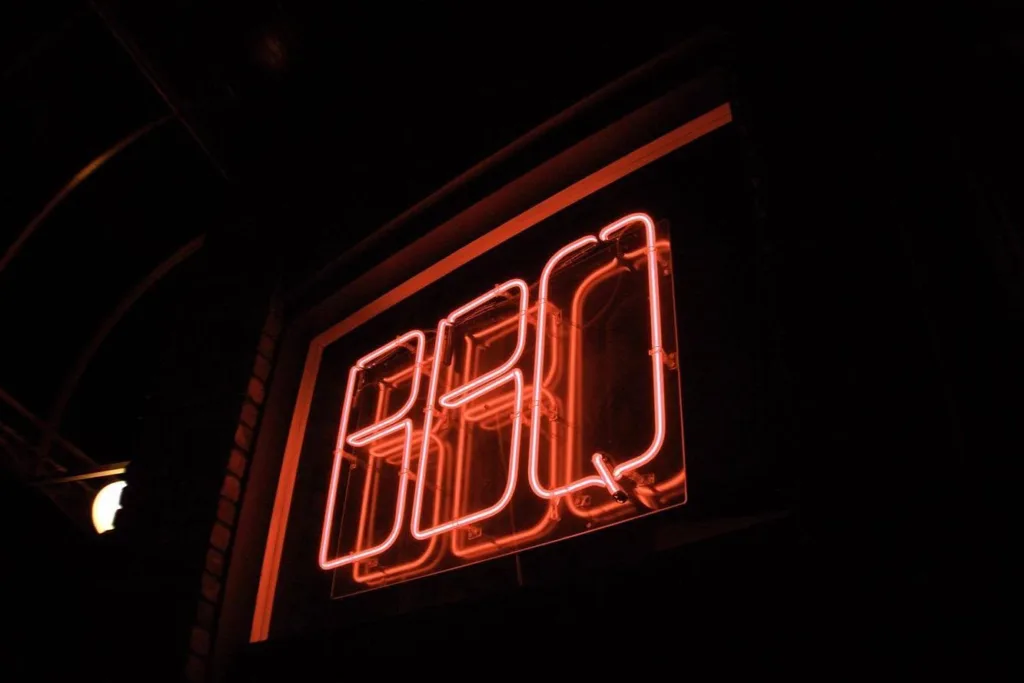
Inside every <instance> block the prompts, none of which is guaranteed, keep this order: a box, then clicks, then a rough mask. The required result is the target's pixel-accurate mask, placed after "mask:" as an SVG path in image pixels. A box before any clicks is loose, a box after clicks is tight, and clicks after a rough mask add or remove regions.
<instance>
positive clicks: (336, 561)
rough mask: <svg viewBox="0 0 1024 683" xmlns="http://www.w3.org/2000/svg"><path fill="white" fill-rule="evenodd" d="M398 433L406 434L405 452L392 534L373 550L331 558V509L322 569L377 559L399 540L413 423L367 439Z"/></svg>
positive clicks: (405, 421) (404, 422)
mask: <svg viewBox="0 0 1024 683" xmlns="http://www.w3.org/2000/svg"><path fill="white" fill-rule="evenodd" d="M398 431H403V432H404V433H405V451H404V452H403V454H402V472H401V474H400V475H399V477H398V481H399V483H398V502H397V503H396V510H395V522H394V524H393V525H392V527H391V533H389V534H388V536H387V538H385V539H384V540H383V541H382V542H381V543H379V544H378V545H375V546H373V547H372V548H368V549H366V550H356V551H353V552H351V553H348V554H346V555H342V556H341V557H334V558H329V557H328V554H329V550H328V545H329V543H330V529H331V527H330V524H331V522H332V521H333V520H332V519H331V517H332V515H331V514H330V512H331V511H332V510H331V508H328V510H329V513H328V518H327V519H325V520H324V534H323V538H322V540H321V542H320V567H321V568H322V569H336V568H337V567H343V566H345V565H347V564H352V563H353V562H359V561H360V560H366V559H369V558H371V557H376V556H377V555H380V554H381V553H383V552H384V551H385V550H387V549H388V548H390V547H391V546H393V545H394V544H395V541H397V540H398V534H399V533H401V531H402V520H403V518H404V517H405V493H406V489H407V488H408V485H409V455H410V453H411V452H412V421H411V420H403V421H401V422H399V423H398V424H394V425H391V426H390V427H388V428H387V429H385V430H384V431H383V432H377V433H376V434H374V435H371V436H369V437H367V440H373V439H375V438H379V437H381V436H385V435H387V434H393V433H395V432H398ZM340 459H341V454H340V453H339V454H338V455H337V456H336V457H335V460H336V461H337V460H340ZM333 481H334V479H333V478H332V482H333ZM331 493H332V494H334V495H331V496H329V497H328V501H331V499H332V498H334V497H335V496H336V495H337V492H336V491H335V490H333V489H332V491H331Z"/></svg>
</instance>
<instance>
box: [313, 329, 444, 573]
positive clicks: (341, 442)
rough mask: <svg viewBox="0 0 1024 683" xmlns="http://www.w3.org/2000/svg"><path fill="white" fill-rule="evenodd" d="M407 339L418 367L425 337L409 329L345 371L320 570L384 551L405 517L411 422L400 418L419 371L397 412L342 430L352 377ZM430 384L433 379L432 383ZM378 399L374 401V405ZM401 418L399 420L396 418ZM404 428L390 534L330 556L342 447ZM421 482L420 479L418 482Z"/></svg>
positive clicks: (412, 394)
mask: <svg viewBox="0 0 1024 683" xmlns="http://www.w3.org/2000/svg"><path fill="white" fill-rule="evenodd" d="M410 341H414V342H415V352H414V358H415V367H421V366H422V364H423V348H424V346H425V345H426V338H425V337H424V335H423V333H422V332H421V331H419V330H412V331H411V332H407V333H406V334H404V335H402V336H401V337H399V338H398V339H395V340H394V341H392V342H390V343H389V344H385V345H384V346H381V347H380V348H378V349H377V350H375V351H372V352H371V353H369V354H367V355H365V356H363V357H362V358H360V359H359V360H358V361H357V362H356V364H355V365H353V366H352V368H351V369H350V370H349V373H348V385H347V387H346V389H345V402H344V404H343V407H342V409H341V426H340V428H339V430H338V440H337V446H336V447H335V451H334V462H333V465H332V467H331V483H330V487H329V488H328V492H327V509H326V511H325V512H324V526H323V532H322V534H321V538H320V558H319V560H320V567H321V568H323V569H334V568H336V567H341V566H344V565H346V564H351V563H353V562H358V561H360V560H364V559H367V558H370V557H374V556H376V555H379V554H381V553H383V552H384V551H385V550H387V549H388V548H390V547H391V546H392V545H394V543H395V541H396V540H397V539H398V534H399V532H400V531H401V529H402V519H403V517H404V516H405V491H406V487H407V485H408V474H409V456H410V451H411V450H412V421H411V420H408V419H406V420H403V418H404V417H405V415H406V414H407V413H408V412H409V411H410V410H412V406H413V403H415V401H416V397H417V394H418V393H419V383H420V374H421V373H419V372H414V373H412V387H411V389H410V392H409V398H408V400H407V401H406V402H405V405H404V406H402V407H401V408H400V409H399V410H398V412H396V413H394V414H393V415H391V416H390V417H387V418H384V419H382V420H380V421H379V422H375V423H374V424H372V425H370V426H369V427H366V428H365V429H362V430H360V431H358V432H356V433H355V434H353V435H352V436H349V437H348V438H347V439H346V433H347V431H348V422H349V417H350V415H351V412H352V399H353V397H354V395H355V389H356V380H357V379H358V377H359V375H360V374H361V373H362V372H363V371H364V370H365V369H366V368H367V367H368V366H369V365H370V364H371V363H373V362H374V361H377V360H380V359H382V358H384V357H385V356H387V355H389V354H390V353H392V352H393V351H395V350H397V349H399V348H404V347H405V345H406V344H408V343H409V342H410ZM432 383H433V382H432ZM379 407H380V402H378V408H379ZM400 420H401V421H400ZM402 430H404V432H405V439H404V449H403V456H402V472H401V474H400V476H399V495H398V502H397V509H396V511H395V522H394V526H393V527H392V530H391V533H390V534H389V535H388V537H387V538H386V539H385V541H384V542H383V543H381V544H380V545H377V546H374V547H372V548H369V549H366V550H357V551H354V552H352V553H349V554H347V555H343V556H341V557H335V558H331V557H330V542H331V529H332V528H333V525H334V508H335V505H336V504H337V498H338V484H339V480H340V478H341V464H342V461H343V460H344V455H345V446H346V445H348V444H351V445H353V446H364V445H366V444H368V443H370V442H371V441H375V440H377V439H380V438H383V437H385V436H388V435H389V434H394V433H396V432H398V431H402ZM425 433H429V429H428V430H425ZM419 483H422V482H419Z"/></svg>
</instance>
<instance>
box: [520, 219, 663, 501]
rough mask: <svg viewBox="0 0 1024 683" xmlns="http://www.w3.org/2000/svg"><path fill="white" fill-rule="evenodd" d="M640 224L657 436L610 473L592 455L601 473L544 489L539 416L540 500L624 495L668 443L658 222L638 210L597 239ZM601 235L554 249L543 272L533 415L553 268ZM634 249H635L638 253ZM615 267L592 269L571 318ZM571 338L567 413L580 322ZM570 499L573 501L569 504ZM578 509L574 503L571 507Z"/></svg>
mask: <svg viewBox="0 0 1024 683" xmlns="http://www.w3.org/2000/svg"><path fill="white" fill-rule="evenodd" d="M637 224H641V225H642V226H643V228H644V236H645V238H646V241H645V248H644V250H643V251H644V252H646V254H647V286H648V302H649V309H650V325H651V336H650V341H651V347H650V355H651V368H652V377H653V387H654V388H653V395H654V437H653V439H652V440H651V444H650V445H649V446H648V447H647V449H646V450H644V452H643V453H641V454H640V455H638V456H635V457H633V458H630V459H629V460H626V461H625V462H622V463H620V464H619V465H617V466H616V467H615V468H614V469H612V470H611V472H609V471H608V470H607V467H606V463H605V456H604V455H603V454H596V453H595V454H594V456H593V457H592V463H593V464H594V466H595V468H596V469H597V472H598V474H597V475H596V476H595V475H589V476H586V477H583V478H581V479H577V480H575V481H571V482H570V483H568V484H565V485H564V486H560V487H556V488H554V489H548V488H546V487H545V486H544V485H543V484H542V483H541V481H540V477H539V476H538V472H537V469H538V466H539V459H540V458H539V453H538V446H539V437H540V420H539V419H534V420H532V421H531V424H530V455H529V461H530V463H529V471H530V472H529V474H530V486H531V488H532V489H533V491H534V493H536V494H537V495H538V496H541V497H542V498H556V497H559V496H564V495H566V494H569V493H573V492H574V491H579V490H581V489H584V488H588V487H591V486H603V487H604V488H606V489H607V490H608V492H609V493H611V494H612V495H613V496H614V497H615V498H616V499H617V500H619V499H621V498H622V496H623V495H624V491H623V490H622V487H621V486H619V485H618V484H617V483H616V482H617V481H618V480H619V479H621V478H622V477H623V475H625V474H626V473H628V472H631V471H633V470H636V469H638V468H640V467H643V466H644V465H645V464H647V463H649V462H650V461H651V460H653V459H654V457H655V456H657V454H658V452H659V451H660V450H661V446H662V444H663V443H664V441H665V375H664V353H665V352H664V349H663V347H662V335H661V295H660V292H659V290H658V269H657V235H656V234H655V228H654V221H653V220H652V219H651V217H650V216H648V215H647V214H643V213H636V214H631V215H629V216H626V217H624V218H621V219H619V220H617V221H615V222H614V223H612V224H610V225H608V226H605V227H604V228H602V229H601V231H600V232H599V233H598V237H599V238H600V241H601V242H609V241H611V240H612V239H613V238H614V237H615V235H616V234H617V233H620V232H621V231H622V230H624V229H625V228H628V227H630V226H633V225H637ZM598 237H594V236H592V235H588V236H586V237H582V238H580V239H578V240H576V241H575V242H572V243H570V244H568V245H566V246H564V247H562V248H561V249H560V250H558V251H557V252H555V255H554V256H552V257H551V258H550V259H549V260H548V262H547V264H546V265H545V266H544V270H543V272H542V273H541V279H540V292H539V294H538V299H539V301H538V311H537V327H538V332H537V348H536V354H535V360H534V391H533V412H534V414H535V415H539V414H540V410H539V409H540V394H541V391H540V377H541V373H542V372H543V364H544V339H545V336H544V323H545V319H546V306H547V299H548V290H549V286H550V280H551V274H552V273H553V272H554V270H555V267H556V266H557V265H558V264H559V263H560V262H561V261H563V260H565V259H566V258H567V257H568V256H569V255H571V254H573V253H574V252H579V251H582V250H584V249H586V248H588V247H591V246H593V245H595V244H597V242H598ZM634 253H635V252H634ZM615 270H616V262H614V261H613V262H612V263H609V264H608V265H606V266H602V267H601V268H599V269H598V270H596V271H594V272H593V273H591V274H590V275H589V276H588V277H587V278H586V279H585V280H584V281H583V283H582V284H581V285H580V287H579V288H578V289H577V292H576V296H575V297H574V299H573V320H578V319H579V316H580V315H581V312H582V297H583V294H582V292H585V291H586V290H587V289H589V288H590V287H591V286H592V285H593V284H594V283H596V282H598V281H600V280H602V279H604V278H605V277H607V276H608V275H609V274H610V273H612V272H614V271H615ZM573 337H574V338H573V340H572V342H571V343H570V345H569V354H570V360H569V411H570V412H569V414H570V415H571V416H575V415H576V413H575V412H574V411H575V409H576V403H577V400H578V399H577V392H578V391H579V386H580V384H579V381H580V380H579V375H580V373H581V372H582V370H581V369H580V368H579V359H580V355H581V347H582V331H581V330H579V329H578V326H575V327H574V328H573ZM567 432H568V434H569V436H567V439H566V441H567V449H566V456H567V457H566V463H567V467H568V468H569V476H570V477H571V476H572V474H571V472H572V469H571V468H572V462H573V458H575V457H576V453H575V445H574V437H573V436H572V432H573V430H571V429H570V430H567ZM571 504H572V503H571V501H570V505H571ZM573 507H575V506H573ZM589 514H593V511H589Z"/></svg>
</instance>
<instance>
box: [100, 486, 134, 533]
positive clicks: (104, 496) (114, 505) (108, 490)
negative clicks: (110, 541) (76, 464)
mask: <svg viewBox="0 0 1024 683" xmlns="http://www.w3.org/2000/svg"><path fill="white" fill-rule="evenodd" d="M125 486H127V483H126V482H123V481H115V482H111V483H110V484H107V485H106V486H104V487H103V488H101V489H100V491H99V493H97V494H96V497H95V498H94V499H93V501H92V524H93V526H95V527H96V532H97V533H100V534H102V533H103V532H105V531H110V530H111V529H113V528H114V515H115V514H117V511H118V510H120V509H121V492H122V491H124V487H125Z"/></svg>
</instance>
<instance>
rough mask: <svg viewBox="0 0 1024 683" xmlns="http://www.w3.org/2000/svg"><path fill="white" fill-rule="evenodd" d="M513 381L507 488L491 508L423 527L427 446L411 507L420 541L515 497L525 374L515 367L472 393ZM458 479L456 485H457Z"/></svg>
mask: <svg viewBox="0 0 1024 683" xmlns="http://www.w3.org/2000/svg"><path fill="white" fill-rule="evenodd" d="M445 324H446V321H444V320H443V321H441V324H440V325H439V326H438V339H442V338H443V337H441V334H442V332H443V331H442V329H441V328H442V326H444V325H445ZM440 358H441V354H440V353H435V354H434V371H433V372H432V373H431V379H430V391H429V393H428V395H427V411H426V413H425V415H426V418H425V420H424V430H425V431H429V429H430V425H431V422H432V420H433V410H432V409H431V408H430V406H431V405H432V404H433V399H434V397H435V395H436V391H437V382H436V376H437V370H438V365H439V364H440ZM510 381H511V382H513V384H514V386H515V402H514V405H515V412H514V417H513V419H512V446H511V448H510V449H509V456H508V475H507V480H506V483H505V490H504V492H503V493H502V495H501V498H499V499H498V502H496V503H495V504H494V505H491V506H490V507H488V508H485V509H483V510H479V511H477V512H473V513H471V514H467V515H463V516H461V517H458V518H456V519H454V520H452V521H450V522H446V523H444V524H438V525H435V526H433V527H430V528H429V529H423V530H421V529H420V519H421V518H422V509H423V487H424V483H425V480H426V472H427V462H428V459H429V453H428V449H427V448H426V447H424V448H423V450H422V452H421V453H420V467H419V473H418V477H417V480H416V495H415V497H414V498H413V510H412V535H413V536H414V537H416V538H418V539H420V540H423V539H426V538H430V537H431V536H434V535H436V534H440V533H444V532H445V531H451V530H452V529H456V528H458V527H462V526H467V525H469V524H474V523H476V522H480V521H483V520H485V519H488V518H490V517H493V516H494V515H496V514H498V513H499V512H501V511H502V510H503V509H505V506H506V505H508V503H509V501H510V500H512V494H513V493H515V490H516V479H517V478H518V477H517V476H516V474H517V473H518V471H519V442H520V431H521V429H522V405H523V373H522V372H520V371H519V370H512V371H511V372H509V373H508V374H506V375H505V376H504V377H500V378H498V379H496V380H493V381H492V382H491V383H490V384H489V385H487V386H485V387H481V388H480V389H478V390H477V391H476V392H473V393H474V394H475V396H481V395H483V394H485V393H487V392H488V391H491V390H493V389H496V388H498V387H500V386H504V385H505V384H507V383H508V382H510ZM463 400H464V401H469V400H472V399H471V398H464V399H463ZM458 485H459V484H458V482H456V488H457V487H458Z"/></svg>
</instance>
